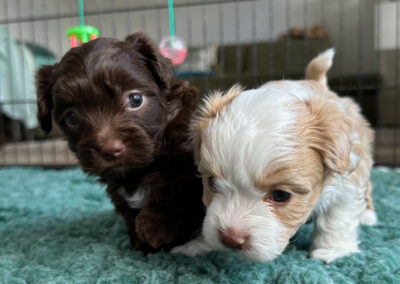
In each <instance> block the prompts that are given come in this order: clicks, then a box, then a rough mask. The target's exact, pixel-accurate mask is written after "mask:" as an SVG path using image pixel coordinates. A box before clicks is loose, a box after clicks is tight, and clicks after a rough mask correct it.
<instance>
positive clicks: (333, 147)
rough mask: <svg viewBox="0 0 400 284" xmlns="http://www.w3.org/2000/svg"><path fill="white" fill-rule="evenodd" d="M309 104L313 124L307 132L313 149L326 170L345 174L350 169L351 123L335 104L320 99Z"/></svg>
mask: <svg viewBox="0 0 400 284" xmlns="http://www.w3.org/2000/svg"><path fill="white" fill-rule="evenodd" d="M309 104H310V105H309V106H310V110H311V114H312V116H313V122H312V124H311V125H310V126H308V129H306V130H305V131H307V132H309V135H310V136H309V137H310V138H311V141H310V142H311V143H310V145H311V148H312V149H314V150H315V151H317V152H318V153H319V154H320V155H321V158H322V163H323V164H324V166H325V168H326V169H329V170H330V171H332V172H334V173H340V174H341V173H345V172H346V171H348V170H349V169H350V153H351V131H352V127H351V121H350V120H349V119H348V117H347V116H346V115H345V113H344V111H343V110H342V109H340V108H339V107H338V106H337V105H335V104H332V103H329V102H328V103H326V101H324V100H318V99H317V100H311V101H310V102H309Z"/></svg>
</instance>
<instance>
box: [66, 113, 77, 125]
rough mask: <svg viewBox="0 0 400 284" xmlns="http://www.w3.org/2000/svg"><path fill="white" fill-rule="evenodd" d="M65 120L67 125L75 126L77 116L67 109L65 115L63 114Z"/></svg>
mask: <svg viewBox="0 0 400 284" xmlns="http://www.w3.org/2000/svg"><path fill="white" fill-rule="evenodd" d="M65 122H66V123H67V124H68V125H69V126H76V125H77V124H78V118H77V115H76V113H75V112H74V111H69V112H68V113H67V114H66V115H65Z"/></svg>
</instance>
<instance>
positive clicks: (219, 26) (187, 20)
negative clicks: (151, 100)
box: [0, 0, 400, 167]
mask: <svg viewBox="0 0 400 284" xmlns="http://www.w3.org/2000/svg"><path fill="white" fill-rule="evenodd" d="M84 11H85V24H87V25H91V26H94V27H96V28H97V29H98V30H99V34H100V36H102V37H116V38H119V39H124V38H125V37H126V36H127V35H128V34H130V33H133V32H135V31H139V30H141V31H144V32H146V33H147V34H149V36H150V37H151V38H152V39H153V40H154V42H155V43H157V44H158V43H160V41H161V40H162V38H164V37H165V36H168V33H169V30H168V9H167V0H135V1H132V0H118V1H113V0H85V1H84ZM174 12H175V29H176V30H175V33H176V35H177V36H179V37H181V38H182V39H183V40H184V41H185V42H186V44H187V46H188V55H187V57H186V60H185V61H184V63H183V64H181V65H178V66H176V67H175V70H174V71H175V76H176V77H180V78H183V79H186V80H189V81H190V82H191V83H192V84H193V85H195V86H197V87H198V88H199V89H200V90H201V94H202V95H204V94H206V93H207V92H208V91H209V90H213V89H222V90H224V89H227V88H229V87H230V86H231V85H232V84H234V83H236V82H240V83H241V84H243V85H244V86H246V87H247V88H253V87H256V86H259V85H260V84H262V83H264V82H266V81H268V80H276V79H282V78H285V79H299V78H303V76H304V69H305V66H306V64H307V63H308V61H309V60H310V59H311V58H312V57H314V56H315V55H317V54H318V53H319V52H321V51H323V50H325V49H326V48H329V47H332V46H333V47H335V49H336V57H335V61H334V66H333V69H332V70H331V71H330V72H329V85H330V87H331V89H333V90H334V91H336V92H337V93H338V94H339V95H341V96H350V97H353V98H354V99H355V100H356V101H357V102H358V103H359V104H360V105H361V107H362V110H363V113H364V115H365V116H366V117H367V119H368V120H369V122H370V123H371V125H372V126H373V127H374V129H375V130H376V144H375V161H376V164H379V165H386V166H393V167H394V166H399V165H400V131H399V130H400V129H399V128H400V1H396V0H392V1H389V0H236V1H224V0H219V1H217V0H175V1H174ZM78 22H79V20H78V4H77V1H73V0H63V1H61V0H0V166H5V165H8V166H9V165H24V166H26V165H31V166H46V167H64V166H72V165H75V163H76V161H75V159H74V157H73V155H72V154H71V153H70V152H69V150H68V147H67V145H66V143H65V142H64V141H63V139H62V135H61V133H60V131H59V130H58V129H54V130H53V131H52V132H51V133H50V135H48V136H45V135H44V133H43V132H42V131H41V130H40V129H39V128H38V122H37V119H36V94H35V90H34V72H35V70H36V69H37V68H38V67H39V66H41V65H43V64H53V63H55V62H57V61H58V60H59V59H60V58H61V57H62V55H63V54H64V53H65V52H66V51H68V49H69V48H70V45H69V40H68V38H67V36H66V35H65V32H66V30H67V29H68V28H70V27H73V26H76V25H78Z"/></svg>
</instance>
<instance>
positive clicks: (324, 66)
mask: <svg viewBox="0 0 400 284" xmlns="http://www.w3.org/2000/svg"><path fill="white" fill-rule="evenodd" d="M334 55H335V50H334V49H333V48H330V49H328V50H326V51H324V52H322V53H320V54H319V55H318V56H317V57H315V58H314V59H313V60H311V62H310V63H308V65H307V68H306V79H307V80H315V81H318V82H320V83H321V84H323V85H324V86H327V80H326V73H327V72H328V70H329V69H330V68H331V66H332V61H333V56H334Z"/></svg>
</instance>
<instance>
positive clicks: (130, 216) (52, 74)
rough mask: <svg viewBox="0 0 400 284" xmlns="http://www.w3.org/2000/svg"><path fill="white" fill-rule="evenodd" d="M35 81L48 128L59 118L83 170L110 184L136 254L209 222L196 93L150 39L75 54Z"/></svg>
mask: <svg viewBox="0 0 400 284" xmlns="http://www.w3.org/2000/svg"><path fill="white" fill-rule="evenodd" d="M36 83H37V104H38V118H39V121H40V124H41V127H42V128H43V130H44V131H46V132H49V131H50V130H51V128H52V116H54V119H55V121H56V122H57V124H58V125H59V126H60V127H61V129H62V130H63V132H64V133H65V135H66V138H67V140H68V143H69V147H70V148H71V150H72V151H73V152H74V153H75V154H76V155H77V157H78V160H79V162H80V165H81V167H82V169H83V170H84V171H85V172H86V173H88V174H90V175H94V176H98V177H99V178H100V181H101V182H103V183H105V184H106V185H107V193H108V195H109V196H110V198H111V200H112V202H113V203H114V205H115V208H116V211H117V212H118V213H119V214H121V215H122V216H123V217H124V219H125V222H126V225H127V228H128V231H129V236H130V240H131V243H132V245H133V247H134V248H135V249H140V250H143V251H155V250H156V249H158V248H161V247H163V248H166V249H169V248H170V247H172V246H174V245H176V244H178V243H183V242H185V241H187V240H189V239H190V238H192V237H193V236H194V234H195V233H196V232H197V230H198V229H199V228H200V227H201V222H202V219H203V215H204V212H203V211H204V210H203V205H202V203H201V194H202V184H201V180H200V179H199V178H197V177H196V168H195V166H194V163H193V157H192V156H193V153H192V145H191V143H190V140H189V139H188V133H187V132H188V125H189V122H190V119H191V117H192V114H193V112H194V110H195V108H196V104H197V90H196V89H195V88H193V87H190V86H188V84H187V83H186V82H179V81H174V80H173V79H172V66H171V64H170V62H169V60H168V59H166V58H164V57H163V56H162V55H161V54H160V53H159V52H158V50H157V49H156V48H155V47H154V46H153V45H152V43H151V42H150V41H149V39H148V38H147V37H146V36H145V35H144V34H143V33H135V34H133V35H131V36H128V37H127V38H126V39H125V41H119V40H116V39H111V38H99V39H97V40H93V41H90V42H88V43H86V44H84V45H82V46H81V47H77V48H73V49H71V50H70V51H68V52H67V53H66V54H65V55H64V57H63V58H62V59H61V61H60V62H59V63H57V64H55V65H52V66H44V67H42V68H41V69H40V70H39V71H38V73H37V82H36Z"/></svg>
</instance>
